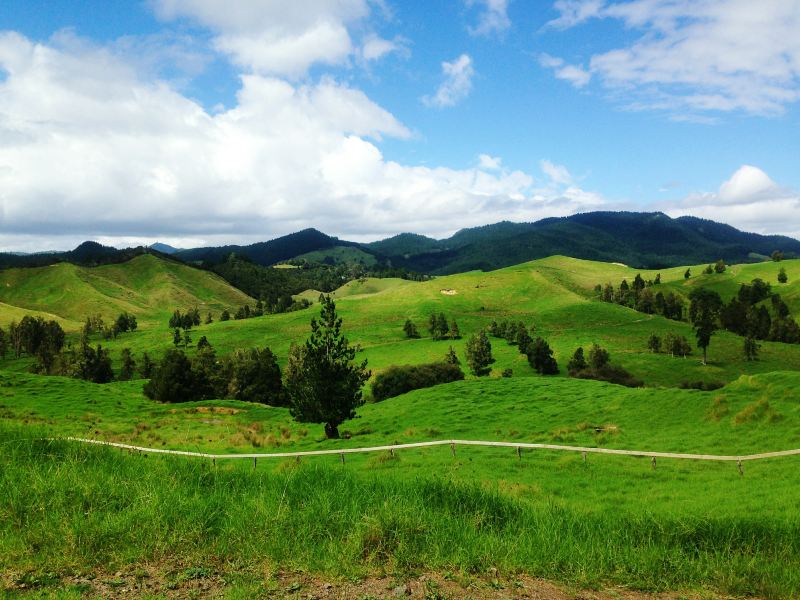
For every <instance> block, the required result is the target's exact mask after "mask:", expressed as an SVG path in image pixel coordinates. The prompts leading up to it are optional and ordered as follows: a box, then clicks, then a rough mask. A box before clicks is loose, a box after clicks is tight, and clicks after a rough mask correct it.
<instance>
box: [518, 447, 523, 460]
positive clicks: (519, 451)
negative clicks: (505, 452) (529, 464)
mask: <svg viewBox="0 0 800 600" xmlns="http://www.w3.org/2000/svg"><path fill="white" fill-rule="evenodd" d="M517 458H518V459H520V460H522V448H520V447H519V446H517Z"/></svg>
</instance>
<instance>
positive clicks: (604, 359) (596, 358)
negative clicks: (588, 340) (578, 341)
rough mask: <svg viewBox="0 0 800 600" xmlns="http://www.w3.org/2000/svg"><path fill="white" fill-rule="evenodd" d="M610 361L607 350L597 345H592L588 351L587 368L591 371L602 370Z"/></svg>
mask: <svg viewBox="0 0 800 600" xmlns="http://www.w3.org/2000/svg"><path fill="white" fill-rule="evenodd" d="M610 360H611V355H610V354H609V353H608V350H606V349H605V348H601V347H600V346H598V345H597V344H592V347H591V348H590V349H589V366H590V367H591V368H592V369H593V370H595V371H597V370H598V369H602V368H603V367H605V366H606V365H607V364H608V363H609V361H610Z"/></svg>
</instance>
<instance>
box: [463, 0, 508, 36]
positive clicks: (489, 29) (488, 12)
mask: <svg viewBox="0 0 800 600" xmlns="http://www.w3.org/2000/svg"><path fill="white" fill-rule="evenodd" d="M466 3H467V6H468V7H474V6H478V7H480V13H479V14H478V22H477V24H476V25H475V26H474V27H469V32H470V34H471V35H478V36H488V35H493V34H500V33H503V32H504V31H506V30H507V29H508V28H509V27H511V19H509V18H508V0H466Z"/></svg>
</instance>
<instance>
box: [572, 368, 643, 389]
mask: <svg viewBox="0 0 800 600" xmlns="http://www.w3.org/2000/svg"><path fill="white" fill-rule="evenodd" d="M570 375H571V376H572V377H577V378H578V379H596V380H597V381H607V382H608V383H615V384H617V385H624V386H625V387H644V381H642V380H641V379H639V378H638V377H634V376H633V375H631V374H630V373H629V372H628V371H626V370H625V369H623V368H622V367H619V366H616V365H610V364H605V365H603V366H602V367H599V368H597V369H585V370H583V371H577V372H574V373H570Z"/></svg>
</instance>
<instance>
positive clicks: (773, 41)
mask: <svg viewBox="0 0 800 600" xmlns="http://www.w3.org/2000/svg"><path fill="white" fill-rule="evenodd" d="M555 8H556V10H557V11H558V13H559V16H558V18H556V19H554V20H552V21H551V22H550V23H549V24H548V26H549V27H551V28H556V29H566V28H569V27H575V26H577V25H580V24H582V23H584V22H586V21H588V20H590V19H611V20H616V21H619V22H621V23H622V24H623V25H624V26H625V28H626V29H627V30H629V31H633V32H638V33H639V34H640V36H639V37H638V38H637V39H635V40H634V41H632V42H631V43H630V44H627V45H625V46H622V47H619V48H615V49H612V50H608V51H604V52H600V53H597V54H594V55H593V56H592V57H591V58H590V59H589V61H588V64H572V65H570V64H568V63H567V62H566V61H563V59H560V60H562V62H555V61H551V64H549V65H546V66H549V67H550V68H553V69H554V70H555V73H556V76H558V77H561V78H562V79H567V80H569V81H571V82H572V83H573V84H574V85H576V86H578V87H580V86H583V85H586V83H588V81H589V77H590V76H592V77H596V78H598V79H599V81H601V82H602V85H603V86H605V88H606V89H607V90H609V91H610V92H611V93H612V94H618V95H619V96H620V97H621V98H624V102H625V103H626V104H627V106H628V107H629V108H634V109H657V110H666V111H671V112H677V113H682V112H686V111H688V112H697V113H705V112H730V111H744V112H747V113H753V114H774V113H779V112H781V111H783V110H784V108H785V107H786V106H787V105H788V104H791V103H793V102H796V101H797V100H798V99H800V44H798V43H797V35H796V32H797V31H798V29H800V0H763V1H762V2H752V1H751V0H703V1H702V2H697V1H695V0H630V1H627V2H610V1H601V0H560V1H559V2H556V3H555Z"/></svg>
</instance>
